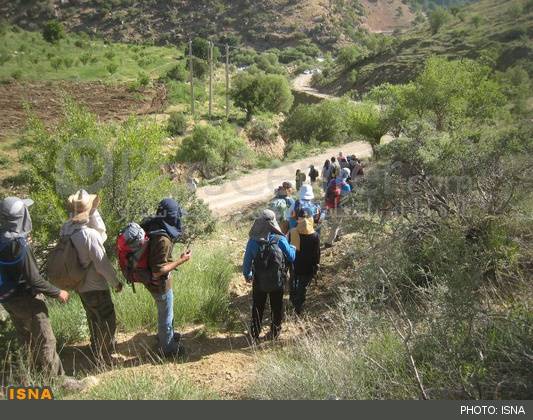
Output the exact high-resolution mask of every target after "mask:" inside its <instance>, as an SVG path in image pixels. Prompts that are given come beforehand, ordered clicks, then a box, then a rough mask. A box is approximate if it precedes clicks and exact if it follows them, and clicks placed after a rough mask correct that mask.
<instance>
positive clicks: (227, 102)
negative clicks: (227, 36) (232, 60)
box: [226, 44, 229, 120]
mask: <svg viewBox="0 0 533 420" xmlns="http://www.w3.org/2000/svg"><path fill="white" fill-rule="evenodd" d="M226 120H229V45H228V44H226Z"/></svg>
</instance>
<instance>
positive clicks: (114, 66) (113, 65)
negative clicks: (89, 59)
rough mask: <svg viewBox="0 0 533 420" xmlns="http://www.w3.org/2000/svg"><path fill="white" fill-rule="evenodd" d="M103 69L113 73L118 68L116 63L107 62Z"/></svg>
mask: <svg viewBox="0 0 533 420" xmlns="http://www.w3.org/2000/svg"><path fill="white" fill-rule="evenodd" d="M105 69H106V70H107V72H108V73H109V74H115V73H116V72H117V70H118V64H116V63H109V64H108V65H107V66H105Z"/></svg>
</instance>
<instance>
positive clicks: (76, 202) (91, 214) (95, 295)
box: [60, 190, 122, 360]
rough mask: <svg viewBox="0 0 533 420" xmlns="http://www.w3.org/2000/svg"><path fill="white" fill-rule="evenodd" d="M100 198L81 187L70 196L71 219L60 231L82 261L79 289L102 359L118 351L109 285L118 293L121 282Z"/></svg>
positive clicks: (94, 344)
mask: <svg viewBox="0 0 533 420" xmlns="http://www.w3.org/2000/svg"><path fill="white" fill-rule="evenodd" d="M99 204H100V198H99V197H98V196H96V195H94V194H89V193H88V192H87V191H85V190H79V191H77V192H76V193H75V194H73V195H71V196H70V197H69V198H68V208H69V212H70V219H69V220H68V221H67V222H66V223H65V224H63V226H62V227H61V231H60V236H61V237H62V238H65V237H68V238H70V240H71V242H72V244H73V245H74V248H75V249H76V252H77V255H78V259H79V263H80V265H81V267H83V269H84V271H85V275H84V280H83V281H82V282H81V283H80V285H79V286H78V287H77V288H76V291H77V292H78V294H79V295H80V299H81V303H82V304H83V308H84V309H85V314H86V315H87V322H88V324H89V332H90V334H91V351H92V352H93V355H94V357H95V358H97V359H99V360H109V359H110V357H111V354H112V353H113V352H114V350H115V332H116V323H117V322H116V314H115V306H114V304H113V300H112V298H111V292H110V290H109V287H110V286H111V287H112V288H113V289H114V290H115V291H116V292H117V293H118V292H120V291H122V283H121V282H120V281H119V280H118V278H117V273H116V271H115V269H114V268H113V265H112V264H111V262H110V261H109V258H108V257H107V254H106V250H105V248H104V243H105V241H106V240H107V233H106V226H105V224H104V221H103V219H102V217H101V216H100V213H99V212H98V206H99Z"/></svg>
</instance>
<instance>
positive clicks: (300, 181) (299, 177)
mask: <svg viewBox="0 0 533 420" xmlns="http://www.w3.org/2000/svg"><path fill="white" fill-rule="evenodd" d="M295 178H296V191H300V188H301V187H302V185H303V183H304V182H305V174H304V173H303V172H302V171H301V170H300V169H297V170H296V175H295Z"/></svg>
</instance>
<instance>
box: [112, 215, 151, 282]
mask: <svg viewBox="0 0 533 420" xmlns="http://www.w3.org/2000/svg"><path fill="white" fill-rule="evenodd" d="M149 241H150V240H149V237H148V235H147V234H146V232H145V231H144V229H143V228H142V227H140V226H139V225H138V224H137V223H130V224H128V225H127V226H126V227H125V228H124V229H122V230H121V231H120V233H119V234H118V237H117V255H118V263H119V266H120V270H121V271H122V274H123V275H124V278H125V279H126V280H127V282H128V283H130V284H131V285H132V287H133V290H134V291H135V285H134V283H143V284H147V283H151V281H152V272H151V271H150V268H149V267H148V255H149V252H150V246H149V245H150V242H149Z"/></svg>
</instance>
